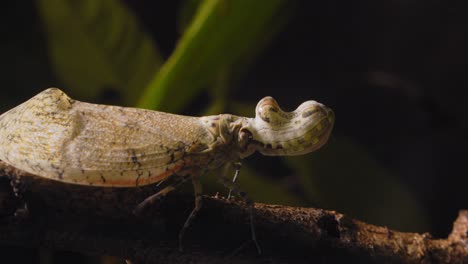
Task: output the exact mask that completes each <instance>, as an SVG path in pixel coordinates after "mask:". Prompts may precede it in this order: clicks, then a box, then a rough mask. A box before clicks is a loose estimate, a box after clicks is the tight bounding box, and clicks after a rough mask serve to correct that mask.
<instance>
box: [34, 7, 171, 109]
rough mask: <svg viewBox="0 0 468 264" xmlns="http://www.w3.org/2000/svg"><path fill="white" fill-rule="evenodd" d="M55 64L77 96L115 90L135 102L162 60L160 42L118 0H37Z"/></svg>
mask: <svg viewBox="0 0 468 264" xmlns="http://www.w3.org/2000/svg"><path fill="white" fill-rule="evenodd" d="M37 7H38V10H39V12H40V17H41V19H42V22H43V24H44V29H45V33H46V34H47V44H48V50H49V58H50V62H51V66H52V68H53V69H54V71H55V74H56V76H57V77H58V79H60V80H61V81H62V82H63V84H64V85H65V86H66V89H70V90H71V91H72V92H73V94H74V95H76V96H79V97H80V98H83V99H88V100H89V99H90V98H94V97H96V96H97V95H99V94H100V92H102V91H103V90H104V89H109V88H110V89H116V90H118V91H119V92H120V93H121V94H122V97H123V98H124V103H125V104H127V105H131V104H134V103H135V101H136V99H137V97H138V96H139V95H140V93H141V91H142V89H143V87H144V86H145V85H146V84H147V83H148V81H149V80H150V79H151V78H152V77H153V75H154V74H155V72H156V70H157V69H158V68H159V66H160V65H161V63H162V59H161V57H160V55H159V53H158V51H157V49H156V45H155V44H154V43H153V41H152V40H151V38H150V37H149V36H148V35H147V34H146V33H145V32H144V30H143V28H142V27H141V26H140V25H139V23H138V20H137V18H136V17H135V16H134V15H133V14H132V13H131V12H130V11H129V10H128V8H126V7H125V6H124V5H123V4H122V2H121V1H118V0H100V1H95V0H82V1H72V0H37Z"/></svg>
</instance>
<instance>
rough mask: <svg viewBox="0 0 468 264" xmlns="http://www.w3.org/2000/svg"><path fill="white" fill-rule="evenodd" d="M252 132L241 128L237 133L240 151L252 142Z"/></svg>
mask: <svg viewBox="0 0 468 264" xmlns="http://www.w3.org/2000/svg"><path fill="white" fill-rule="evenodd" d="M252 138H253V136H252V132H250V130H248V129H247V128H241V130H240V131H239V146H240V147H241V149H245V148H246V147H247V145H248V143H249V142H250V141H251V140H252Z"/></svg>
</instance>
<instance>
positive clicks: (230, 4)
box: [138, 0, 287, 112]
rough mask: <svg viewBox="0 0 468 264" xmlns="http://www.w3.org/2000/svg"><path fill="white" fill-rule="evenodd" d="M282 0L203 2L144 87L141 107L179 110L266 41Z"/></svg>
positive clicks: (205, 0)
mask: <svg viewBox="0 0 468 264" xmlns="http://www.w3.org/2000/svg"><path fill="white" fill-rule="evenodd" d="M286 3H287V1H283V0H256V1H252V0H236V1H225V0H204V1H203V2H202V3H201V4H200V6H199V8H198V10H197V12H196V14H195V16H194V18H193V20H192V22H191V24H190V25H189V26H188V28H187V29H186V31H185V32H184V34H183V36H182V38H181V39H180V41H179V42H178V45H177V47H176V49H175V51H174V52H173V54H172V55H171V56H170V58H169V59H168V61H167V62H166V63H165V64H164V65H163V67H162V68H161V70H160V72H159V73H158V74H157V75H156V76H155V78H154V79H153V80H152V81H151V83H150V84H149V86H148V87H147V88H146V90H145V93H144V94H143V96H142V97H141V98H140V101H139V104H138V105H139V106H140V107H143V108H157V109H159V110H163V111H168V112H176V111H179V110H180V109H181V108H182V107H183V106H184V105H185V104H186V103H187V102H188V101H189V100H190V98H192V97H193V96H195V95H197V94H198V93H199V92H200V91H201V90H202V89H203V88H204V87H205V86H207V85H209V84H210V83H211V82H213V80H214V79H215V78H216V76H217V74H218V72H219V70H223V69H226V67H227V66H229V65H231V64H232V63H234V62H235V61H236V60H237V59H239V58H240V57H241V56H242V55H243V54H246V53H248V52H249V51H250V50H251V49H252V48H253V47H255V46H256V44H258V43H259V42H262V40H263V39H264V38H265V37H269V35H270V34H268V33H266V32H270V31H269V29H270V28H269V27H271V25H272V22H274V21H276V20H281V18H282V17H281V13H280V12H281V11H283V10H284V9H283V8H284V6H285V5H286Z"/></svg>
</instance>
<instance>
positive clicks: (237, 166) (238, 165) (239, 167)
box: [227, 161, 242, 200]
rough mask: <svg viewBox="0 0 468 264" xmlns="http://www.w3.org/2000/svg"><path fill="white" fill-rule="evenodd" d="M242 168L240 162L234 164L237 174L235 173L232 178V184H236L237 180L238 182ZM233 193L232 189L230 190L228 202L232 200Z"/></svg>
mask: <svg viewBox="0 0 468 264" xmlns="http://www.w3.org/2000/svg"><path fill="white" fill-rule="evenodd" d="M241 167H242V163H241V162H240V161H239V162H234V169H235V170H236V172H235V173H234V177H233V178H232V183H235V182H236V180H237V176H238V175H239V172H240V169H241ZM231 193H232V189H231V188H229V194H228V197H227V198H228V200H229V199H231Z"/></svg>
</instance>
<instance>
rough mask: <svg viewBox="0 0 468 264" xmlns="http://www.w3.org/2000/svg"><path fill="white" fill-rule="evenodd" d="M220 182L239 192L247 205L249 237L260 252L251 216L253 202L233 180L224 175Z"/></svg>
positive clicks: (259, 252)
mask: <svg viewBox="0 0 468 264" xmlns="http://www.w3.org/2000/svg"><path fill="white" fill-rule="evenodd" d="M220 180H221V183H222V184H223V185H224V186H226V187H227V188H229V189H231V190H232V191H233V192H236V193H238V194H239V197H240V198H241V199H242V200H243V201H244V203H245V204H246V205H247V207H248V209H249V220H250V221H249V222H250V231H251V238H252V241H253V242H254V243H255V247H256V248H257V252H258V254H262V249H261V248H260V245H259V244H258V241H257V235H256V232H255V225H254V217H253V209H254V203H253V201H252V199H250V198H249V197H248V195H247V193H245V192H243V191H240V190H239V186H238V185H237V184H236V183H235V182H233V181H230V180H229V179H227V178H225V177H221V179H220Z"/></svg>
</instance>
